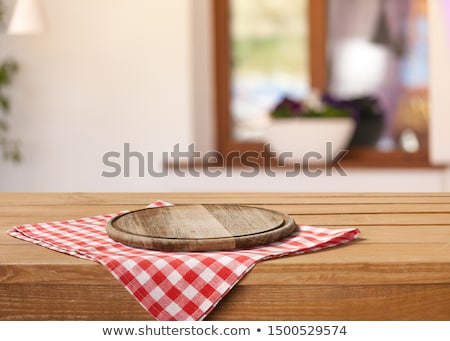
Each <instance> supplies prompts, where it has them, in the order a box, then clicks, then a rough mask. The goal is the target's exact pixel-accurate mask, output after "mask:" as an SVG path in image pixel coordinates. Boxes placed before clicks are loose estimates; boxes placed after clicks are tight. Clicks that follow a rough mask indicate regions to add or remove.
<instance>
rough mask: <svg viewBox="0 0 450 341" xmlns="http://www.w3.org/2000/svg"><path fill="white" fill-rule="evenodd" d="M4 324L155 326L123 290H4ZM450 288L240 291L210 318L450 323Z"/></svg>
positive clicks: (35, 286) (6, 287)
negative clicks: (63, 322) (69, 322)
mask: <svg viewBox="0 0 450 341" xmlns="http://www.w3.org/2000/svg"><path fill="white" fill-rule="evenodd" d="M0 297H2V298H3V299H2V300H3V302H2V309H0V319H1V320H22V321H23V320H92V321H113V320H151V319H152V317H151V315H150V314H148V313H147V312H146V311H144V310H143V308H142V307H141V306H140V305H139V304H138V303H137V301H135V300H134V298H133V297H132V296H131V295H129V294H128V293H127V292H126V290H125V289H124V288H122V287H121V286H120V285H119V284H117V285H108V286H99V285H86V286H84V288H83V290H80V287H78V286H67V285H65V286H61V285H43V284H33V285H29V284H22V285H17V284H14V285H0ZM449 306H450V286H449V285H442V284H441V285H440V284H434V285H408V284H406V285H401V284H400V285H381V286H380V285H377V286H359V285H350V286H334V285H325V286H316V285H287V286H281V287H280V286H274V285H265V286H258V287H248V286H237V287H236V288H234V289H233V290H232V291H231V292H230V293H229V294H228V295H227V296H226V297H225V298H224V299H223V300H222V301H221V302H220V303H219V305H218V306H217V307H216V308H215V309H214V310H213V312H212V313H211V314H210V315H209V316H208V320H212V321H214V320H228V321H249V320H262V321H264V320H265V321H276V320H280V321H346V320H350V321H360V320H368V321H376V320H393V321H400V320H425V321H428V320H430V321H431V320H442V321H448V320H449V319H450V310H449V309H448V307H449Z"/></svg>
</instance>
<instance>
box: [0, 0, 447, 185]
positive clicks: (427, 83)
mask: <svg viewBox="0 0 450 341" xmlns="http://www.w3.org/2000/svg"><path fill="white" fill-rule="evenodd" d="M1 3H2V6H1V8H2V11H1V13H2V21H3V24H2V27H1V28H2V32H1V34H0V63H2V68H1V70H0V107H1V109H2V112H1V113H0V148H1V149H0V152H1V153H2V156H3V157H1V158H0V190H2V191H42V192H48V191H77V192H78V191H308V192H332V191H353V192H356V191H357V192H361V191H390V192H396V191H398V192H406V191H413V192H425V191H430V192H441V191H448V190H450V167H449V164H450V151H449V150H450V149H449V148H448V146H450V137H449V134H448V133H447V131H448V128H447V127H449V126H450V115H449V113H448V109H447V108H448V107H449V105H450V96H448V94H447V87H448V84H450V71H449V70H448V69H450V68H449V65H448V64H449V62H448V61H449V60H450V59H449V57H450V5H449V1H447V0H432V1H430V0H428V1H427V0H387V1H386V0H364V1H363V0H329V1H325V0H314V1H311V0H259V1H255V0H218V1H212V0H187V1H179V0H166V1H157V0H129V1H119V0H3V1H1ZM16 69H17V70H16ZM283 103H291V104H292V103H294V104H295V105H299V106H301V107H302V108H305V107H306V106H307V105H313V104H314V103H316V104H315V105H316V107H315V108H317V107H320V108H321V109H320V110H319V111H317V112H319V114H320V115H322V113H324V112H325V114H326V115H325V116H327V115H328V114H329V113H330V110H328V111H327V110H325V109H323V108H330V106H332V108H336V107H339V108H345V109H346V110H347V109H348V110H349V113H350V115H351V116H352V119H353V122H354V130H352V131H351V134H350V135H348V136H346V138H347V145H346V149H349V150H350V152H349V153H348V155H347V156H346V158H345V159H344V160H343V161H342V167H343V169H344V170H345V175H343V174H341V173H339V172H336V171H335V170H333V169H332V168H331V170H330V171H329V172H325V171H324V172H322V173H321V174H320V176H313V177H311V176H306V175H305V174H303V173H300V174H298V175H297V176H286V170H285V169H283V168H279V169H278V168H277V169H274V172H275V173H276V176H273V175H271V174H267V172H264V171H263V169H261V171H260V172H259V173H258V174H256V175H255V176H252V177H243V176H242V173H241V171H242V167H245V165H239V160H237V162H235V164H234V167H233V169H232V170H230V171H228V172H222V173H221V174H220V175H219V176H215V177H211V176H208V174H205V173H204V172H202V171H201V169H202V168H201V167H202V164H196V167H197V168H198V171H199V172H198V173H194V172H191V173H189V172H188V171H187V170H186V172H185V173H186V174H185V176H179V175H177V174H174V173H173V171H170V170H169V172H168V174H167V176H152V175H150V174H148V172H147V171H145V172H144V174H142V172H140V170H141V169H140V168H142V167H144V168H145V170H146V169H147V167H150V168H152V169H154V170H155V169H158V170H162V169H163V168H164V164H163V163H164V158H163V154H164V153H169V154H170V152H172V151H173V150H174V146H175V145H179V148H180V150H184V151H187V150H188V146H189V145H190V144H192V143H194V144H195V148H196V150H198V151H199V152H209V151H218V152H222V153H224V154H226V153H227V152H229V151H230V150H234V149H236V150H238V151H241V152H245V151H251V150H255V148H256V149H257V148H261V146H262V145H263V144H264V143H266V142H268V137H267V135H266V132H267V130H268V129H270V126H271V125H273V124H276V122H275V121H274V119H273V113H274V111H275V110H276V109H277V108H280V105H282V104H283ZM295 115H297V116H298V113H297V114H295ZM295 115H294V116H295ZM300 115H301V114H300ZM336 129H337V128H336ZM322 131H324V130H322V128H317V131H314V132H313V134H315V135H320V132H322ZM281 135H283V134H282V133H281ZM302 138H303V139H306V138H307V139H311V137H304V136H302V134H300V133H299V134H298V136H296V137H294V138H291V140H292V145H293V149H294V148H295V146H296V145H301V144H307V142H308V141H306V140H303V141H302ZM326 138H327V137H326V136H325V137H324V139H326ZM323 141H325V140H323ZM269 142H270V139H269ZM125 144H127V145H128V146H129V149H128V152H127V151H126V150H125V149H126V147H125ZM130 152H131V153H132V152H136V153H139V154H141V155H142V157H140V156H139V157H138V156H132V157H130V158H129V161H130V172H129V173H128V174H125V173H124V172H123V170H124V167H123V166H124V165H123V163H124V162H125V160H124V157H125V156H126V154H127V153H128V156H130ZM108 153H109V154H108ZM111 153H113V154H111ZM149 153H150V154H149ZM105 155H110V156H111V157H110V158H108V159H105ZM132 155H134V154H132ZM105 160H106V161H110V162H109V164H108V163H105ZM111 161H114V162H115V164H120V166H121V172H120V174H118V175H117V176H109V177H108V176H105V172H109V173H112V171H113V170H117V169H116V168H114V166H113V165H112V163H111ZM141 166H142V167H141ZM187 169H188V168H187Z"/></svg>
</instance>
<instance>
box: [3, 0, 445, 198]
mask: <svg viewBox="0 0 450 341" xmlns="http://www.w3.org/2000/svg"><path fill="white" fill-rule="evenodd" d="M43 2H44V5H45V9H46V12H47V16H48V19H49V23H50V27H49V30H48V31H47V32H46V33H44V34H42V35H37V36H6V35H4V34H2V35H1V36H0V56H2V57H3V56H7V55H11V56H14V57H15V58H16V59H17V60H18V62H19V63H20V66H21V70H20V74H19V75H18V77H17V78H16V79H15V82H14V85H13V86H12V87H11V89H10V93H11V96H12V114H11V117H10V118H11V120H10V121H11V125H12V126H11V134H12V135H15V136H18V137H20V139H21V140H22V143H23V153H24V157H25V159H24V161H23V162H22V163H21V164H19V165H11V164H9V163H5V162H3V161H0V190H2V191H440V190H443V189H446V190H448V183H450V181H448V178H449V177H450V176H449V174H448V172H447V173H446V172H445V171H444V170H427V171H421V170H411V171H409V172H405V171H403V170H379V171H376V170H368V171H365V170H351V171H350V170H348V171H347V173H348V176H345V177H344V176H333V177H326V176H321V177H318V178H309V177H306V176H298V177H295V178H285V177H284V174H283V173H279V174H278V176H277V177H270V176H265V175H264V174H260V175H259V176H256V177H253V178H244V177H240V176H239V171H236V172H235V173H234V174H233V176H232V177H227V176H226V174H223V175H222V176H220V177H217V178H210V177H206V176H201V177H199V178H197V177H192V176H187V177H179V176H167V177H160V178H155V177H150V176H148V175H146V176H144V177H138V174H137V169H134V171H133V172H132V174H131V176H130V177H128V178H127V177H124V176H123V173H122V176H118V177H115V178H106V177H102V171H105V170H106V171H110V170H111V168H108V167H106V166H105V165H104V164H103V163H102V156H103V155H104V153H106V152H109V151H118V152H121V151H122V152H123V148H124V143H129V144H130V146H131V149H132V150H134V151H138V152H141V153H144V154H145V153H147V152H153V153H154V155H157V156H159V155H161V153H162V152H164V151H171V150H173V146H174V145H175V144H177V143H181V145H182V148H186V146H187V145H188V144H190V143H191V142H196V143H197V145H198V147H199V148H200V149H201V150H208V149H212V148H214V134H213V131H214V120H213V117H214V113H213V101H214V98H213V90H212V71H211V65H212V61H211V44H210V41H209V38H210V36H209V33H210V28H209V20H210V17H209V16H208V15H209V13H210V12H209V5H210V1H209V0H190V1H185V0H183V1H181V0H165V1H160V0H127V1H123V0H44V1H43ZM5 3H6V4H9V5H11V4H12V3H13V2H12V1H9V0H8V1H5ZM183 146H184V147H183Z"/></svg>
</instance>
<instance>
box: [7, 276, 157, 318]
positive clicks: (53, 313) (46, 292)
mask: <svg viewBox="0 0 450 341" xmlns="http://www.w3.org/2000/svg"><path fill="white" fill-rule="evenodd" d="M0 297H1V298H2V302H1V303H2V304H1V309H0V320H3V321H5V320H6V321H14V320H16V321H17V320H18V321H36V320H44V321H52V320H53V321H63V320H69V321H71V320H81V321H101V320H103V321H117V320H119V321H120V320H121V321H125V320H126V321H131V320H152V319H153V318H152V316H151V315H150V314H149V313H148V312H147V311H145V310H144V309H143V308H142V307H141V305H140V304H139V303H138V302H137V301H136V300H135V299H134V298H133V297H132V296H131V295H130V294H129V293H128V292H127V291H126V290H125V289H124V288H123V287H122V286H121V285H120V284H119V283H118V282H117V284H116V283H109V284H108V285H106V286H101V285H89V284H85V285H83V286H79V285H77V286H74V285H61V283H56V284H46V285H43V284H39V283H33V284H32V285H29V284H11V285H0Z"/></svg>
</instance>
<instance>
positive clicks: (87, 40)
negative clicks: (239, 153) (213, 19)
mask: <svg viewBox="0 0 450 341" xmlns="http://www.w3.org/2000/svg"><path fill="white" fill-rule="evenodd" d="M10 3H11V2H10ZM44 5H45V9H46V12H47V16H48V19H49V22H50V27H49V30H48V32H46V33H45V34H42V35H36V36H6V35H4V34H2V36H1V40H0V46H1V49H0V51H1V52H0V53H1V55H2V56H5V55H12V56H14V57H15V58H16V59H17V60H18V62H19V63H20V66H21V70H20V74H19V75H18V77H17V78H16V80H15V83H14V86H13V87H12V88H11V91H10V92H11V94H12V106H13V109H12V115H11V119H12V121H11V122H12V124H13V126H12V131H11V134H14V135H16V136H19V137H20V138H21V140H22V143H23V153H24V156H25V160H24V162H23V163H22V164H20V165H18V166H15V167H11V166H10V165H9V164H5V163H2V164H0V173H1V178H0V188H1V189H2V190H4V191H16V190H18V191H28V190H30V191H45V190H48V191H59V190H108V189H115V190H125V189H127V190H150V189H152V188H153V187H154V186H155V185H156V186H157V185H158V183H156V184H153V183H152V182H151V181H150V180H151V179H141V181H124V180H123V179H116V180H112V179H108V181H105V179H103V178H102V177H101V176H100V174H101V171H102V163H101V156H102V155H103V153H105V152H106V151H109V150H117V149H120V148H122V145H123V143H125V142H129V143H130V144H131V146H132V147H133V148H135V149H136V150H140V151H145V152H146V151H156V152H158V151H162V150H167V149H168V147H170V146H172V145H173V144H175V143H178V142H181V143H187V142H190V141H191V140H192V130H193V129H192V127H191V125H192V122H193V120H192V116H193V109H192V105H193V104H192V68H191V64H192V56H191V53H192V51H191V50H192V44H191V41H192V29H191V26H192V22H191V21H192V15H191V3H190V2H189V1H179V0H165V1H158V0H127V1H122V0H47V1H44ZM157 187H158V186H157ZM159 189H161V188H159Z"/></svg>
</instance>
